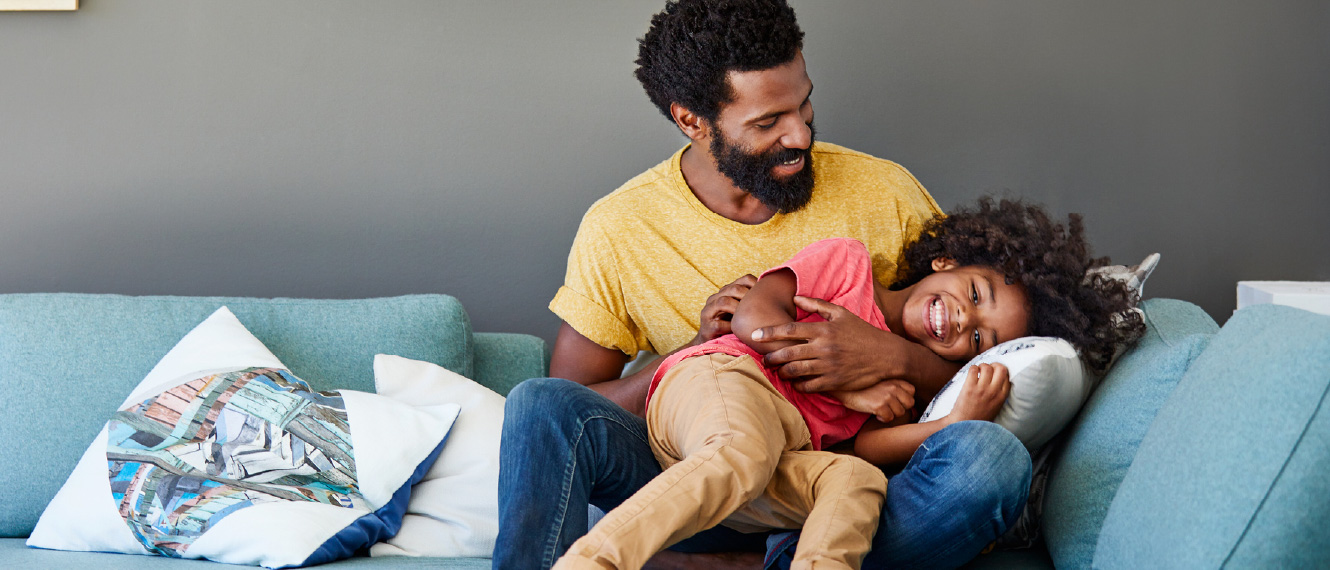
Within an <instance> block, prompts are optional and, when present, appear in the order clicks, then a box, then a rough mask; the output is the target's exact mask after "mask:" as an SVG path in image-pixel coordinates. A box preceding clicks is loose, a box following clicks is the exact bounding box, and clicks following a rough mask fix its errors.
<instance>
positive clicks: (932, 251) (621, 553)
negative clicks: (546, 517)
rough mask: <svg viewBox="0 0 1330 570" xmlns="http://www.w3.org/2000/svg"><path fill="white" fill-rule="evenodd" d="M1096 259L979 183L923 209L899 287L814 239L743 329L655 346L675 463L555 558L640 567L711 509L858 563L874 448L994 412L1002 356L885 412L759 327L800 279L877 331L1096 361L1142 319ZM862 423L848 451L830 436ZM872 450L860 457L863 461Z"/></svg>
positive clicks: (658, 439) (712, 515)
mask: <svg viewBox="0 0 1330 570" xmlns="http://www.w3.org/2000/svg"><path fill="white" fill-rule="evenodd" d="M1106 261H1107V260H1103V259H1101V260H1095V259H1091V258H1090V257H1089V254H1088V248H1087V246H1086V244H1085V241H1084V237H1083V230H1082V227H1081V224H1080V219H1079V217H1078V216H1075V215H1073V216H1072V217H1071V220H1070V224H1069V229H1068V230H1064V228H1063V227H1062V226H1061V225H1059V224H1055V223H1053V222H1052V221H1050V220H1049V218H1048V216H1047V215H1046V214H1045V213H1044V212H1043V211H1042V210H1040V209H1039V208H1037V207H1033V206H1027V205H1024V204H1021V203H1018V202H1009V201H1006V200H1004V201H1002V203H1001V204H1000V205H997V206H995V205H994V204H993V203H992V201H991V200H989V199H984V200H981V201H980V203H979V206H978V208H977V209H975V210H967V211H961V212H958V213H956V214H953V215H952V216H951V217H948V218H938V219H935V220H933V221H932V222H930V224H929V225H928V227H927V228H925V230H924V232H923V233H922V235H921V237H920V239H919V240H918V241H917V242H915V243H914V244H911V245H910V246H909V247H908V248H907V249H906V253H905V266H904V267H903V270H902V274H901V279H899V280H898V282H897V284H896V285H895V286H894V287H893V288H887V287H884V286H882V285H881V284H878V283H876V282H875V281H874V279H873V276H872V260H871V259H870V257H869V253H868V250H867V248H865V247H864V246H863V244H861V243H859V242H857V241H854V240H851V239H843V238H842V239H828V240H822V241H819V242H816V243H814V244H812V245H810V246H808V247H806V248H804V249H803V250H801V251H800V252H799V253H798V254H796V255H795V256H794V257H793V258H791V259H790V260H789V261H788V262H786V263H785V264H784V265H781V266H779V267H776V268H773V269H771V270H769V271H767V272H766V273H764V274H763V275H762V277H761V278H760V279H759V280H758V282H757V284H756V285H754V286H753V288H752V289H751V290H750V291H749V292H748V293H747V294H746V295H745V296H744V298H743V299H742V301H741V302H740V304H739V307H738V309H737V310H736V312H735V314H734V318H733V321H732V328H733V331H734V334H732V335H726V336H724V337H721V338H718V339H716V340H713V341H711V342H708V343H705V344H703V345H700V346H697V347H693V348H690V349H685V350H682V351H680V352H678V353H675V354H674V355H672V356H670V357H669V358H667V359H666V360H665V361H664V362H662V363H661V365H660V367H659V368H658V369H657V371H656V373H655V376H654V377H653V379H652V385H651V389H650V391H649V392H648V397H647V398H648V399H647V426H648V430H649V434H650V444H651V448H652V451H653V452H654V453H655V455H656V459H657V460H659V461H660V463H661V466H662V467H663V468H665V471H664V472H663V473H661V475H659V476H658V477H656V478H655V479H653V480H652V481H651V482H650V483H648V484H647V485H646V486H644V487H643V488H642V489H640V490H639V491H638V492H637V493H636V494H634V495H633V496H632V497H631V498H629V499H628V500H627V501H625V502H624V503H623V504H621V505H620V506H619V507H617V508H615V509H614V510H612V511H610V512H609V513H608V514H607V515H606V516H605V518H604V519H602V520H601V521H600V522H599V523H598V524H597V525H596V526H595V528H593V529H592V530H591V532H590V533H588V534H587V535H586V536H584V537H582V538H581V539H579V540H578V541H577V542H575V543H574V544H573V545H572V547H571V548H570V549H569V551H568V553H567V554H565V555H564V557H563V558H561V559H560V560H559V561H558V563H557V564H556V565H555V567H556V568H606V567H613V568H639V567H641V566H642V565H643V564H644V563H645V562H646V560H647V559H648V558H650V557H651V556H652V555H653V554H655V553H656V552H657V551H659V550H660V549H662V548H665V547H667V546H669V545H671V544H674V543H676V542H678V541H680V540H683V539H684V538H687V537H689V536H691V535H693V534H695V533H697V532H699V531H702V530H705V529H707V528H710V527H712V526H715V525H716V524H724V525H726V526H728V527H730V528H733V529H735V530H738V531H741V532H757V531H764V530H769V529H775V528H799V527H803V529H804V530H803V533H802V535H801V537H800V541H799V546H798V550H797V552H796V554H795V560H794V567H796V568H805V567H812V566H821V565H826V566H828V567H840V568H858V567H859V566H860V564H861V562H862V560H863V557H864V555H866V554H867V553H868V551H869V549H870V547H871V544H872V537H873V534H874V533H875V532H876V528H877V520H878V517H879V515H880V513H881V509H882V502H883V500H884V497H885V493H886V483H887V481H886V477H885V476H884V475H883V474H882V472H881V470H879V469H878V468H876V467H874V466H873V465H871V464H870V462H872V463H877V464H889V463H903V462H905V461H907V460H908V459H909V458H910V456H911V455H912V454H913V452H914V449H915V448H917V447H918V446H919V444H921V443H922V442H923V441H924V440H925V439H927V437H928V436H929V435H932V434H933V433H935V432H936V431H938V430H940V429H942V428H943V427H945V426H946V425H949V424H951V423H954V422H957V421H965V420H986V421H988V420H992V419H993V418H994V417H995V416H996V415H997V412H998V410H999V409H1000V407H1001V405H1002V403H1003V401H1005V399H1006V396H1007V393H1008V392H1009V390H1010V384H1009V381H1008V378H1007V372H1006V369H1005V368H1003V367H1002V366H1000V365H995V366H989V365H983V366H976V367H974V368H972V369H971V371H970V373H969V375H968V376H967V379H966V384H965V386H964V387H963V388H962V393H961V395H960V397H959V398H958V400H957V402H956V405H955V407H954V408H953V409H952V412H951V414H950V415H948V416H947V417H946V418H944V419H943V420H941V421H937V422H930V423H926V424H906V423H905V422H904V421H903V420H904V419H905V418H901V419H898V420H897V421H894V422H892V423H891V424H885V423H882V422H880V421H877V420H876V419H873V418H872V414H870V413H867V412H864V411H855V410H852V409H849V408H847V407H846V406H845V405H843V404H842V402H841V400H846V401H849V399H851V398H852V397H853V393H848V394H837V395H836V396H837V397H839V398H840V400H838V399H837V397H833V396H830V395H827V394H822V393H803V392H799V391H797V390H795V389H794V388H793V387H792V384H791V383H790V382H788V381H786V380H782V379H780V378H779V377H778V376H777V375H776V373H775V371H774V370H771V369H767V368H765V367H763V366H762V365H761V362H762V355H763V354H765V353H766V352H770V351H772V350H775V349H777V348H779V347H780V346H781V345H782V343H772V342H768V343H763V342H759V341H756V340H754V339H753V338H752V333H753V331H755V330H757V329H759V328H762V327H768V326H772V325H779V324H783V323H786V322H790V321H809V320H813V321H816V320H821V317H820V316H819V315H817V314H816V313H808V312H806V311H804V310H803V309H800V308H799V307H797V306H796V304H795V301H794V298H795V297H796V296H802V297H813V298H818V299H824V300H827V301H830V302H832V303H835V304H838V305H841V306H843V307H845V308H846V309H848V310H850V311H851V312H853V313H854V314H856V315H858V316H859V317H860V318H862V319H864V320H865V321H867V322H868V323H870V324H872V325H873V326H876V327H878V328H879V329H882V330H888V331H891V332H893V333H895V334H898V335H901V336H903V337H905V338H906V339H908V340H911V341H913V342H916V343H919V344H922V345H923V346H925V347H927V348H928V349H930V350H932V351H933V352H935V353H937V354H938V355H940V356H942V357H943V358H946V359H948V360H957V361H965V360H969V359H970V358H973V357H974V356H976V355H978V354H979V353H981V352H983V351H984V350H987V349H988V348H990V347H992V346H994V345H997V344H999V343H1002V342H1005V341H1008V340H1011V339H1014V338H1018V337H1021V336H1027V335H1031V334H1034V335H1040V336H1059V337H1062V338H1066V339H1067V340H1069V341H1070V342H1072V344H1073V345H1076V346H1077V347H1078V349H1080V350H1081V352H1082V354H1083V357H1084V358H1085V359H1086V361H1087V362H1089V363H1090V364H1091V365H1092V366H1100V367H1102V365H1104V364H1105V363H1106V362H1107V359H1108V358H1109V357H1110V356H1111V355H1112V352H1113V347H1114V345H1115V344H1117V343H1121V342H1125V341H1128V340H1131V339H1133V338H1134V337H1135V336H1138V335H1139V332H1140V329H1141V323H1140V320H1139V317H1138V316H1136V315H1135V314H1134V313H1132V314H1130V315H1129V316H1128V317H1126V318H1122V317H1119V318H1117V319H1114V318H1113V315H1115V314H1119V313H1122V312H1124V311H1126V310H1127V309H1128V307H1129V306H1130V301H1131V298H1130V293H1129V292H1128V290H1127V289H1126V288H1125V287H1124V286H1123V285H1122V284H1121V283H1119V282H1115V281H1110V280H1106V279H1101V278H1092V279H1090V280H1089V281H1086V277H1085V275H1086V273H1085V271H1086V269H1088V268H1090V267H1092V266H1095V265H1097V264H1102V263H1104V262H1106ZM856 434H858V437H857V438H856V440H855V454H856V455H858V456H859V457H854V456H849V455H841V454H835V453H831V452H827V451H822V450H823V449H825V448H826V447H828V446H830V445H833V444H835V443H837V442H840V441H844V440H846V439H849V438H851V437H854V436H855V435H856ZM865 460H867V461H865Z"/></svg>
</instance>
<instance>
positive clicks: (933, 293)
mask: <svg viewBox="0 0 1330 570" xmlns="http://www.w3.org/2000/svg"><path fill="white" fill-rule="evenodd" d="M933 271H934V273H933V274H932V275H929V276H928V277H925V278H923V279H921V280H920V281H919V282H918V283H915V284H914V285H913V286H912V287H910V296H909V297H908V298H907V299H906V301H905V310H904V313H903V314H902V315H901V321H902V323H903V324H904V326H905V336H906V337H908V338H909V339H910V340H913V341H914V342H917V343H919V344H922V345H924V346H925V347H928V349H929V350H932V351H933V352H935V353H937V354H938V355H939V356H941V357H943V358H946V359H948V360H969V359H971V358H974V357H975V356H977V355H978V354H979V353H981V352H983V351H985V350H988V349H989V348H992V347H993V346H995V345H997V344H1001V343H1003V342H1006V341H1009V340H1011V339H1014V338H1020V337H1022V336H1025V335H1026V326H1027V324H1028V323H1029V320H1030V309H1029V305H1030V300H1029V298H1028V297H1027V296H1026V295H1025V288H1024V287H1022V286H1021V285H1019V284H1014V283H1013V284H1008V283H1007V282H1006V278H1004V277H1003V276H1002V274H1001V273H999V272H998V271H996V270H994V269H993V268H991V267H985V266H979V265H967V266H964V267H961V266H958V265H957V264H956V262H954V261H951V260H949V259H936V260H933Z"/></svg>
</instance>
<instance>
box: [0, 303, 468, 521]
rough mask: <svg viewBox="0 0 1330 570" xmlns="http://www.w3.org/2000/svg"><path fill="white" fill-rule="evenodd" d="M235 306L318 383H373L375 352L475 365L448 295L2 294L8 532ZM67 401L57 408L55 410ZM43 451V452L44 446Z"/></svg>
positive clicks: (1, 444)
mask: <svg viewBox="0 0 1330 570" xmlns="http://www.w3.org/2000/svg"><path fill="white" fill-rule="evenodd" d="M223 305H226V306H228V307H230V308H231V310H232V311H233V312H234V313H235V314H236V316H237V317H239V318H240V319H241V320H242V321H243V322H244V323H245V324H246V325H247V326H248V327H249V328H250V330H251V331H252V332H253V333H254V335H255V336H256V337H258V338H259V340H261V341H263V343H264V344H266V345H267V346H268V347H269V348H270V349H271V350H272V352H273V353H274V354H275V355H277V357H278V358H280V359H281V360H282V362H284V363H285V364H286V365H287V366H290V367H291V369H292V370H297V371H300V376H301V378H302V379H304V380H305V381H307V382H309V384H310V385H311V386H312V387H313V388H314V389H315V390H328V389H333V388H348V389H355V390H362V391H367V392H372V391H373V390H374V375H373V359H374V355H375V354H378V353H390V354H400V355H403V356H405V357H408V358H413V359H417V360H424V361H428V362H434V363H437V364H440V365H442V366H445V367H449V368H453V369H456V370H464V371H467V373H469V372H470V371H471V364H472V361H471V328H470V323H469V321H468V319H467V316H466V313H465V311H463V309H462V306H461V304H460V303H458V302H457V300H456V299H454V298H452V297H448V296H445V295H418V296H408V297H394V298H384V299H355V300H312V299H251V298H233V297H126V296H120V295H88V294H69V293H38V294H11V295H0V390H3V392H2V393H3V396H2V397H3V398H4V399H5V414H6V416H7V417H5V418H4V419H3V421H0V465H3V466H5V468H4V469H3V470H0V488H3V489H5V496H6V498H5V500H4V501H0V536H3V537H22V536H27V535H28V533H30V532H31V531H32V528H33V525H34V524H36V522H37V518H38V516H39V515H40V513H41V512H42V509H44V508H45V506H46V504H47V503H48V502H49V501H50V500H51V497H53V496H54V495H55V493H56V491H57V490H58V489H59V488H60V484H61V482H63V481H64V480H65V478H66V477H67V476H68V475H69V473H70V471H71V470H72V469H73V467H74V465H75V463H77V462H78V460H79V457H80V456H81V455H82V453H83V450H84V449H85V448H87V446H88V443H89V442H90V441H92V439H93V437H94V436H96V435H97V433H98V432H99V431H100V430H101V427H102V425H103V423H104V422H105V421H106V418H108V417H110V416H111V414H113V413H114V412H115V410H116V407H117V406H118V405H119V404H120V403H121V402H122V401H123V399H124V397H125V394H128V393H129V391H130V390H131V389H132V388H133V387H134V386H135V385H137V384H138V383H139V381H140V380H142V379H143V377H144V376H145V375H146V374H147V373H148V372H149V371H150V370H151V369H152V367H153V365H154V364H156V363H157V361H158V360H159V359H161V358H162V355H164V354H166V353H167V351H168V350H170V349H171V347H172V346H174V345H175V343H176V342H177V341H179V340H180V338H181V337H183V336H184V335H185V333H188V332H189V331H190V330H191V329H192V328H193V327H194V326H195V325H197V324H198V323H199V322H200V321H202V320H203V319H205V318H206V317H207V316H208V315H210V314H212V312H213V311H215V310H217V308H218V307H221V306H223ZM52 409H60V410H61V414H60V417H58V418H52V417H50V413H51V410H52ZM36 450H40V452H38V451H36Z"/></svg>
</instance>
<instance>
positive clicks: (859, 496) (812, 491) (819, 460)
mask: <svg viewBox="0 0 1330 570" xmlns="http://www.w3.org/2000/svg"><path fill="white" fill-rule="evenodd" d="M767 489H768V491H767V496H764V497H763V498H762V499H759V501H758V504H755V505H753V506H754V507H755V508H758V509H760V508H762V503H763V502H765V501H766V500H767V497H771V498H772V499H773V501H774V500H778V499H783V500H785V501H787V502H789V503H796V502H798V501H800V500H803V501H806V504H807V505H808V507H809V508H808V510H807V511H805V512H807V520H805V521H804V524H803V528H804V530H803V532H802V534H801V537H800V539H799V546H798V548H797V550H795V553H794V564H793V565H792V566H791V568H795V569H798V568H859V567H860V566H861V565H862V564H863V560H864V556H867V555H868V551H869V550H870V549H871V548H872V546H873V534H874V533H875V532H877V522H878V518H879V517H880V516H881V514H882V502H883V501H884V500H885V499H886V493H887V477H886V476H885V475H883V474H882V471H881V470H880V469H878V468H877V467H874V466H873V465H872V464H870V463H868V462H867V461H864V460H862V459H859V458H858V457H855V456H853V455H841V454H836V453H828V452H824V451H787V452H785V453H784V454H783V455H782V456H781V461H780V467H779V468H777V470H776V474H775V475H774V476H773V477H772V478H771V485H770V486H769V487H768V488H767ZM800 495H802V497H801V496H800ZM745 510H747V509H745Z"/></svg>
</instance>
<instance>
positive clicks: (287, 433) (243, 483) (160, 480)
mask: <svg viewBox="0 0 1330 570" xmlns="http://www.w3.org/2000/svg"><path fill="white" fill-rule="evenodd" d="M434 408H439V409H429V410H426V409H418V408H416V407H414V406H413V405H409V404H407V403H404V402H402V401H398V400H394V399H391V398H387V397H383V396H378V395H374V394H366V393H363V392H354V391H349V390H346V391H339V392H314V391H312V390H311V389H310V387H309V386H308V385H307V384H306V383H305V382H303V381H301V380H300V379H299V378H297V377H296V376H295V375H293V374H292V373H291V372H290V371H288V370H286V369H285V367H284V366H282V364H281V362H279V361H278V360H277V358H276V357H275V356H273V355H272V354H271V353H270V352H268V351H267V349H266V348H265V347H263V345H262V344H261V343H260V342H259V341H258V340H257V339H255V338H254V337H253V336H252V335H250V334H249V332H248V331H247V330H245V328H244V326H243V325H241V324H240V322H239V321H238V320H236V318H235V316H234V315H232V314H231V312H230V311H228V310H227V309H226V308H225V307H223V308H222V309H220V310H218V311H217V313H215V314H214V315H213V316H212V317H209V318H208V319H207V320H206V321H204V322H203V323H202V324H200V325H199V326H198V327H196V328H195V329H194V330H193V331H191V332H190V333H189V334H188V335H186V336H185V338H184V339H182V340H181V341H180V343H179V344H177V345H176V347H175V348H173V349H172V350H171V352H170V353H168V354H167V355H166V357H164V358H163V359H162V361H161V362H160V363H158V365H157V367H155V368H154V369H153V371H152V372H151V373H149V374H148V376H147V377H146V378H145V379H144V380H143V382H142V383H140V385H139V387H138V388H136V389H135V390H134V393H133V394H132V395H131V396H130V397H129V399H127V400H126V402H125V404H123V405H121V407H120V410H119V411H118V412H116V413H115V414H114V415H113V416H112V418H111V419H110V421H108V422H107V424H106V427H105V428H104V429H103V431H102V433H101V434H100V435H99V436H98V438H97V439H96V440H95V441H94V442H93V444H92V446H91V447H89V449H88V451H87V452H86V453H85V454H84V456H83V459H82V460H81V461H80V462H79V465H78V466H77V467H76V468H75V470H74V473H73V474H72V475H71V476H70V478H69V480H68V481H67V482H66V483H65V485H64V487H63V488H62V489H61V490H60V493H59V494H57V495H56V497H55V499H53V500H52V501H51V504H50V505H48V507H47V509H46V511H45V512H44V513H43V514H42V518H41V520H40V521H39V522H38V524H37V528H36V529H35V530H34V531H33V533H32V536H31V537H30V538H29V540H28V544H29V545H30V546H36V547H41V548H52V549H60V550H94V551H107V552H123V553H129V554H157V555H162V556H170V557H177V558H207V559H211V560H216V561H219V562H229V563H235V564H256V565H262V566H268V567H270V568H280V567H291V566H304V565H309V564H318V563H323V562H329V561H332V560H335V559H338V558H343V557H346V556H350V555H351V554H353V553H355V552H356V551H357V550H359V549H362V548H365V547H368V546H369V545H370V544H373V543H374V542H377V541H379V540H381V539H385V538H388V537H390V536H392V535H393V534H395V533H396V532H397V530H398V528H400V525H401V520H402V516H403V514H404V513H405V510H406V504H407V501H408V500H409V496H410V490H411V486H412V485H413V484H414V483H415V482H416V481H418V480H420V478H421V477H423V476H424V474H425V472H426V471H427V470H428V469H429V467H430V466H431V465H432V464H433V463H434V459H435V458H436V457H437V456H438V454H439V451H440V450H441V449H442V447H443V440H444V438H445V436H446V435H447V433H448V431H449V429H450V428H451V425H452V422H453V420H455V419H456V416H457V411H458V406H456V405H449V406H434Z"/></svg>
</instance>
